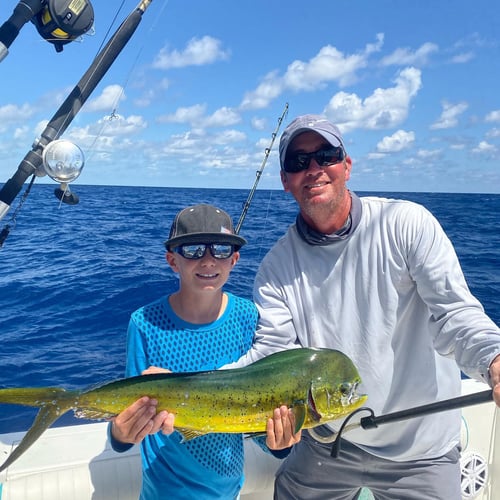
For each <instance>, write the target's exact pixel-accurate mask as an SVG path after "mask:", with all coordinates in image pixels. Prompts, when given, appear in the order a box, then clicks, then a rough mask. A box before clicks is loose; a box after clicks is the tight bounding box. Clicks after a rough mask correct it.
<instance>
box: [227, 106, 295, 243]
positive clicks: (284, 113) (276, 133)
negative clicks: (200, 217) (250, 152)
mask: <svg viewBox="0 0 500 500" xmlns="http://www.w3.org/2000/svg"><path fill="white" fill-rule="evenodd" d="M287 113H288V103H286V104H285V109H284V110H283V113H281V116H280V117H279V118H278V125H277V126H276V129H275V130H274V132H273V134H272V136H271V143H270V144H269V147H268V148H266V149H265V152H264V153H265V154H264V159H263V160H262V165H261V166H260V169H259V170H257V172H256V174H255V175H256V179H255V182H254V183H253V186H252V189H251V190H250V193H249V195H248V198H247V201H246V202H245V204H244V206H243V211H242V212H241V215H240V218H239V220H238V224H236V228H235V233H236V234H238V233H239V232H240V229H241V226H242V224H243V221H244V220H245V217H246V215H247V212H248V209H249V208H250V203H251V202H252V199H253V196H254V194H255V190H256V189H257V184H258V183H259V180H260V177H261V175H262V172H263V171H264V167H265V166H266V162H267V159H268V157H269V154H270V153H271V150H272V149H273V144H274V140H275V139H276V136H277V135H278V130H279V128H280V126H281V123H282V122H283V119H284V118H285V116H286V115H287Z"/></svg>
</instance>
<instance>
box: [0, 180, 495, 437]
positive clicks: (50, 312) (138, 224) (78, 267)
mask: <svg viewBox="0 0 500 500" xmlns="http://www.w3.org/2000/svg"><path fill="white" fill-rule="evenodd" d="M53 190H54V186H53V185H43V184H42V185H36V184H35V186H34V187H33V190H32V192H31V194H30V195H29V196H28V197H27V199H26V201H25V203H24V205H23V207H22V208H21V210H20V211H19V213H18V216H17V218H16V224H15V226H14V225H13V224H12V223H11V221H10V217H11V215H12V214H13V213H14V211H15V208H16V206H17V202H18V201H19V200H17V199H16V200H15V202H14V204H13V207H12V208H11V210H10V212H9V213H8V214H7V216H6V217H5V218H4V219H3V220H2V221H0V229H1V228H3V226H4V225H5V224H6V223H9V224H12V226H13V229H12V231H11V233H10V235H9V237H8V238H7V240H6V241H5V243H4V245H3V248H2V249H1V250H0V305H1V307H0V311H1V315H0V340H1V349H0V387H16V386H19V387H28V386H63V387H66V388H70V389H74V388H86V387H88V386H92V385H95V384H98V383H102V382H107V381H110V380H113V379H116V378H120V377H122V376H123V372H124V362H125V335H126V328H127V323H128V318H129V315H130V313H131V312H132V311H133V310H135V309H136V308H137V307H140V306H141V305H143V304H146V303H148V302H150V301H152V300H154V299H156V298H157V297H159V296H161V295H164V294H168V293H169V292H172V291H173V290H175V289H176V287H177V278H176V275H175V274H174V273H173V272H172V271H171V270H170V269H169V267H168V265H167V263H166V261H165V256H164V255H165V252H164V246H163V242H164V240H165V239H166V238H167V236H168V232H169V228H170V224H171V222H172V219H173V217H174V215H175V214H176V213H177V212H178V210H180V209H181V208H184V207H185V206H187V205H191V204H195V203H202V202H206V203H211V204H214V205H217V206H220V207H221V208H223V209H225V210H226V211H227V212H228V213H229V214H230V215H231V216H232V217H233V220H234V223H235V224H236V223H237V221H238V219H239V217H240V214H241V213H242V210H243V206H244V203H245V201H246V200H247V197H248V191H246V190H222V189H178V188H142V187H109V186H107V187H103V186H76V187H75V188H74V191H75V192H77V194H78V195H79V197H80V203H79V204H78V205H75V206H68V205H60V204H59V201H58V200H57V199H56V198H55V196H54V195H53ZM358 194H360V195H364V194H377V195H382V196H387V197H392V198H404V199H410V200H413V201H416V202H419V203H421V204H423V205H425V206H426V207H427V208H429V209H430V210H431V211H432V212H433V213H434V214H435V215H436V217H437V218H438V220H439V221H440V222H441V224H442V225H443V227H444V229H445V231H446V232H447V234H448V236H449V237H450V239H451V240H452V242H453V243H454V245H455V248H456V251H457V254H458V256H459V258H460V262H461V264H462V267H463V270H464V273H465V276H466V278H467V280H468V283H469V286H470V288H471V290H472V292H473V293H474V294H475V295H476V296H477V297H478V298H479V300H480V301H481V302H482V304H483V305H484V307H485V310H486V312H487V313H488V314H489V315H490V317H491V318H492V319H493V320H494V321H495V322H496V323H497V324H498V323H500V307H499V305H500V284H499V282H498V272H499V268H500V265H499V264H500V254H499V248H500V231H499V228H500V195H492V194H488V195H480V194H438V193H362V192H360V193H358ZM18 198H20V196H19V197H18ZM296 212H297V208H296V205H295V202H294V201H293V199H292V198H291V197H290V196H289V195H287V194H285V193H283V192H281V191H268V190H257V191H256V193H255V196H254V198H253V201H252V203H251V205H250V209H249V210H248V213H247V215H246V218H245V220H244V222H243V225H242V228H241V231H240V234H241V235H242V236H244V237H245V238H246V239H247V240H248V242H249V244H248V245H247V246H245V247H244V248H243V249H242V252H241V258H240V261H239V262H238V264H237V266H236V267H235V269H234V271H233V272H232V274H231V278H230V281H229V282H228V284H227V286H226V290H228V291H231V292H233V293H236V294H239V295H242V296H245V297H248V298H251V293H252V283H253V276H254V275H255V272H256V270H257V267H258V265H259V262H260V261H261V259H262V257H263V256H264V255H265V253H266V252H267V251H268V250H269V248H270V247H271V246H272V244H273V243H274V242H275V241H276V239H277V238H279V237H280V236H281V235H282V234H283V233H284V232H285V231H286V229H287V227H288V225H289V224H290V223H291V222H293V220H294V219H295V216H296ZM35 413H36V410H33V409H30V408H23V407H19V406H7V405H2V406H0V433H5V432H13V431H21V430H26V429H27V428H28V427H29V426H30V425H31V423H32V420H33V418H34V415H35ZM83 422H85V421H82V420H80V419H76V418H74V417H73V416H72V415H66V416H64V417H62V418H61V419H60V420H59V421H58V423H57V424H56V425H68V424H78V423H83Z"/></svg>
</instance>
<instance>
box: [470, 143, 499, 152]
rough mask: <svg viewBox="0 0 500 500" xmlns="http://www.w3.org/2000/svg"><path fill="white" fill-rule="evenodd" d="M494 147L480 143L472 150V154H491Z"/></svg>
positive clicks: (494, 149)
mask: <svg viewBox="0 0 500 500" xmlns="http://www.w3.org/2000/svg"><path fill="white" fill-rule="evenodd" d="M495 151H496V147H495V146H493V144H489V143H488V142H486V141H481V142H480V143H479V144H478V145H477V146H476V147H475V148H474V149H473V150H472V152H473V153H493V152H495Z"/></svg>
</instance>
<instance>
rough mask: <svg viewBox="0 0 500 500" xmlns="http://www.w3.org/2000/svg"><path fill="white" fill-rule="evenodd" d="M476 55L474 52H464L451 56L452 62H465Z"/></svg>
mask: <svg viewBox="0 0 500 500" xmlns="http://www.w3.org/2000/svg"><path fill="white" fill-rule="evenodd" d="M474 57H475V55H474V53H473V52H462V53H461V54H457V55H455V56H453V57H452V58H451V62H452V63H453V64H464V63H468V62H469V61H471V60H472V59H474Z"/></svg>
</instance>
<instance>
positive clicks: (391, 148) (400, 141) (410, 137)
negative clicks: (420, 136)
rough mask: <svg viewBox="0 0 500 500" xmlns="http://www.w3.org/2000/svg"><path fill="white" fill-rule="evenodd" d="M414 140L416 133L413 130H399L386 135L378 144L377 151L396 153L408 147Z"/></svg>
mask: <svg viewBox="0 0 500 500" xmlns="http://www.w3.org/2000/svg"><path fill="white" fill-rule="evenodd" d="M414 141H415V134H414V133H413V132H406V131H404V130H398V131H397V132H394V134H392V135H391V136H386V137H384V138H383V139H382V140H381V141H380V142H379V143H378V144H377V151H378V152H379V153H395V152H398V151H402V150H403V149H406V148H408V147H409V146H410V145H411V144H412V143H413V142H414Z"/></svg>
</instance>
